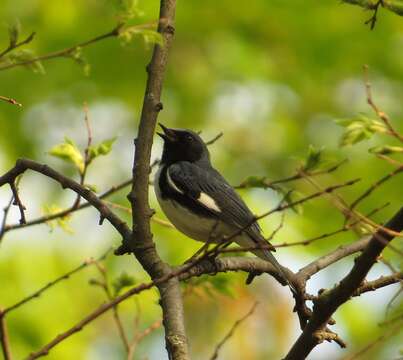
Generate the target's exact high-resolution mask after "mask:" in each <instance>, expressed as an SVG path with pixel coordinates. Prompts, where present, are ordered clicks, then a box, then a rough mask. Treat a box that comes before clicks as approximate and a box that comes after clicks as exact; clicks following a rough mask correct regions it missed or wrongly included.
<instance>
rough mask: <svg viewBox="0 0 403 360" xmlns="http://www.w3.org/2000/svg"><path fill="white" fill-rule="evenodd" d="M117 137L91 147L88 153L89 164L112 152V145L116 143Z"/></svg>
mask: <svg viewBox="0 0 403 360" xmlns="http://www.w3.org/2000/svg"><path fill="white" fill-rule="evenodd" d="M116 139H117V138H116V137H114V138H112V139H108V140H104V141H102V142H101V143H99V144H97V145H94V146H90V147H89V151H88V162H89V163H90V162H91V161H92V160H94V159H95V158H97V157H98V156H101V155H108V154H109V153H110V152H111V150H112V145H113V143H114V142H115V141H116Z"/></svg>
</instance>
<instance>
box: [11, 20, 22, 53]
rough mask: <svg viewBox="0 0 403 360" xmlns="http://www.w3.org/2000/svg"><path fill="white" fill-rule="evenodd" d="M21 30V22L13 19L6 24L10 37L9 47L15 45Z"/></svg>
mask: <svg viewBox="0 0 403 360" xmlns="http://www.w3.org/2000/svg"><path fill="white" fill-rule="evenodd" d="M20 32H21V23H20V22H19V21H18V20H15V21H14V22H13V23H11V24H10V25H9V26H8V36H9V39H10V48H14V47H15V46H16V45H17V42H18V37H19V36H20Z"/></svg>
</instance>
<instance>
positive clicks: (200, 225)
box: [154, 167, 220, 242]
mask: <svg viewBox="0 0 403 360" xmlns="http://www.w3.org/2000/svg"><path fill="white" fill-rule="evenodd" d="M161 170H162V167H160V168H159V169H158V172H157V174H156V175H155V180H154V190H155V194H156V196H157V199H158V202H159V204H160V206H161V209H162V211H163V212H164V214H165V215H166V217H167V218H168V219H169V221H171V223H172V224H173V225H174V226H175V227H176V228H177V229H178V230H179V231H181V232H182V233H184V234H185V235H187V236H189V237H191V238H192V239H194V240H198V241H204V242H205V241H207V240H209V238H211V234H212V232H213V230H214V233H215V232H218V233H219V227H220V224H218V225H217V221H216V220H214V219H209V218H205V217H200V216H198V215H195V214H193V213H191V212H190V211H189V210H188V209H186V208H185V207H184V206H182V205H180V204H178V203H177V202H174V201H172V200H169V199H163V198H162V196H161V189H160V186H159V178H160V176H161ZM171 181H172V180H171Z"/></svg>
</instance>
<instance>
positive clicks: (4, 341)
mask: <svg viewBox="0 0 403 360" xmlns="http://www.w3.org/2000/svg"><path fill="white" fill-rule="evenodd" d="M4 315H5V313H4V312H3V310H1V309H0V344H1V349H2V350H3V356H4V360H11V358H12V357H11V350H10V341H9V339H8V332H7V326H6V319H5V317H4Z"/></svg>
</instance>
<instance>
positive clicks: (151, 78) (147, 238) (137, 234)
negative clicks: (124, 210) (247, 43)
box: [118, 0, 189, 360]
mask: <svg viewBox="0 0 403 360" xmlns="http://www.w3.org/2000/svg"><path fill="white" fill-rule="evenodd" d="M175 7H176V1H175V0H161V6H160V15H159V24H158V32H159V33H161V34H162V37H163V40H164V43H163V45H159V44H156V45H155V46H154V51H153V55H152V59H151V62H150V64H149V65H148V66H147V71H148V78H147V85H146V90H145V95H144V101H143V108H142V112H141V118H140V124H139V130H138V135H137V139H136V141H135V145H136V151H135V158H134V164H133V187H132V191H131V192H130V194H129V200H130V202H131V206H132V210H133V215H132V216H133V238H132V240H131V241H129V242H125V241H124V243H123V246H122V248H121V249H120V250H122V251H119V252H120V253H124V252H126V251H127V250H130V251H131V252H133V253H134V254H135V256H136V258H137V259H138V260H139V262H140V263H141V265H142V266H143V267H144V269H145V270H146V271H147V273H148V274H149V275H150V276H151V278H152V279H153V280H154V279H157V278H160V277H163V276H167V275H169V274H171V273H172V269H171V268H170V266H169V265H168V264H166V263H164V262H163V261H162V260H161V258H160V257H159V255H158V253H157V251H156V249H155V245H154V242H153V240H152V233H151V229H150V218H151V216H152V215H153V211H152V210H151V209H150V207H149V202H148V183H149V173H150V158H151V146H152V143H153V136H154V130H155V125H156V121H157V116H158V113H159V111H160V110H161V109H162V103H161V99H160V98H161V91H162V84H163V79H164V75H165V70H166V65H167V59H168V52H169V49H170V46H171V42H172V38H173V34H174V19H175ZM134 210H135V211H134ZM119 252H118V253H119ZM158 290H159V292H160V295H161V307H162V311H163V324H164V327H165V340H166V347H167V351H168V354H169V358H170V359H175V360H176V359H188V358H189V355H188V349H187V339H186V334H185V325H184V316H183V304H182V295H181V291H180V287H179V281H178V279H176V278H174V277H172V278H170V279H169V280H167V281H166V282H163V283H160V284H159V285H158Z"/></svg>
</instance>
